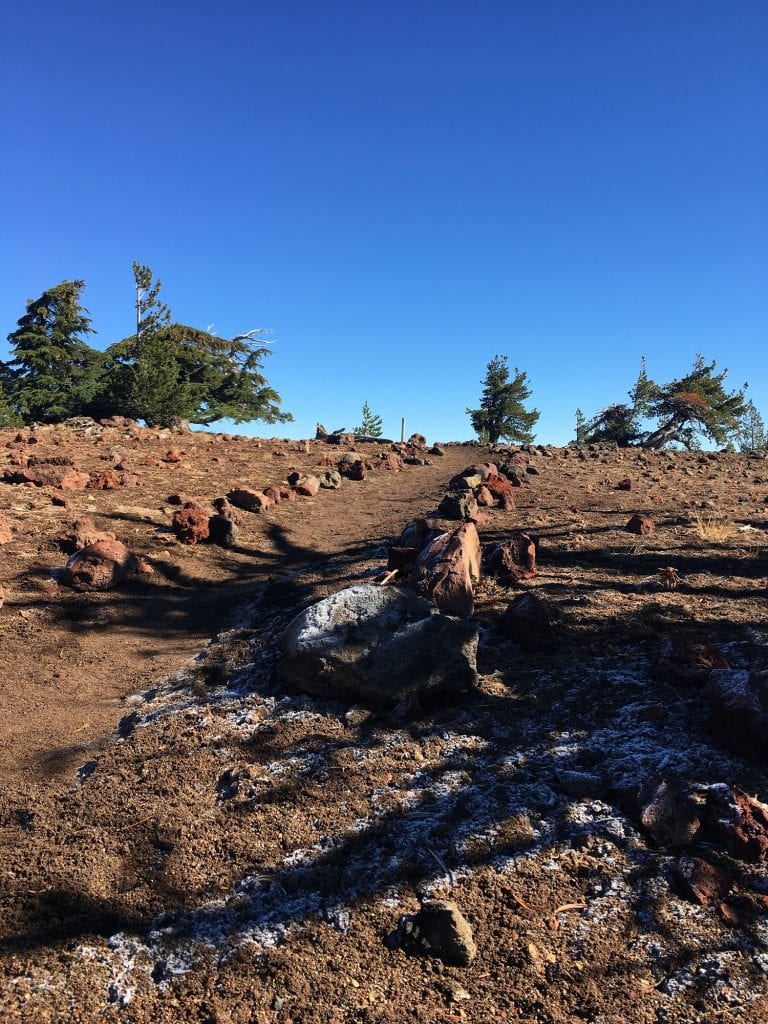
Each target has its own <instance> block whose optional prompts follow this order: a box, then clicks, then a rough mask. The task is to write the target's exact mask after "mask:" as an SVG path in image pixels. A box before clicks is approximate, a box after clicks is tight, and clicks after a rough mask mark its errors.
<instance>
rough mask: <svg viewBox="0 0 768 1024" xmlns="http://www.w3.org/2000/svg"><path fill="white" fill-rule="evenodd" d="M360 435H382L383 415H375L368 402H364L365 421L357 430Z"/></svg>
mask: <svg viewBox="0 0 768 1024" xmlns="http://www.w3.org/2000/svg"><path fill="white" fill-rule="evenodd" d="M355 433H356V434H357V435H358V436H359V437H381V435H382V419H381V416H374V414H373V413H372V412H371V409H370V406H369V405H368V403H367V402H365V403H364V404H363V422H362V423H361V424H360V426H359V427H358V428H357V429H356V430H355Z"/></svg>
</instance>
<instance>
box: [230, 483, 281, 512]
mask: <svg viewBox="0 0 768 1024" xmlns="http://www.w3.org/2000/svg"><path fill="white" fill-rule="evenodd" d="M227 499H228V500H229V501H230V502H231V503H232V504H233V505H236V506H237V507H238V508H242V509H245V511H246V512H265V511H266V510H267V509H268V508H270V507H271V506H272V505H274V504H275V503H274V501H273V500H272V498H268V497H267V495H266V494H264V492H263V491H255V490H253V488H251V487H233V488H232V490H231V491H230V492H229V493H228V494H227Z"/></svg>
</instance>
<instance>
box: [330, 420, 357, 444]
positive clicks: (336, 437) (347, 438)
mask: <svg viewBox="0 0 768 1024" xmlns="http://www.w3.org/2000/svg"><path fill="white" fill-rule="evenodd" d="M331 422H333V421H331ZM325 440H326V441H327V442H328V444H346V445H349V446H352V445H353V444H354V443H355V435H354V434H353V433H351V432H349V431H343V430H340V431H336V432H335V433H333V434H329V435H328V437H327V438H326V439H325Z"/></svg>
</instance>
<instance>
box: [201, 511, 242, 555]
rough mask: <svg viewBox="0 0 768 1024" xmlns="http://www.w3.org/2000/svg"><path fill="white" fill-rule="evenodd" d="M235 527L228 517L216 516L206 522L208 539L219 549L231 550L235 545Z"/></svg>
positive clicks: (236, 531)
mask: <svg viewBox="0 0 768 1024" xmlns="http://www.w3.org/2000/svg"><path fill="white" fill-rule="evenodd" d="M237 533H238V530H237V526H236V525H235V523H234V522H233V520H232V519H231V518H230V517H229V516H225V515H216V516H211V517H210V519H209V520H208V539H209V540H210V542H211V544H217V545H218V546H219V547H220V548H233V547H234V546H235V545H236V544H237Z"/></svg>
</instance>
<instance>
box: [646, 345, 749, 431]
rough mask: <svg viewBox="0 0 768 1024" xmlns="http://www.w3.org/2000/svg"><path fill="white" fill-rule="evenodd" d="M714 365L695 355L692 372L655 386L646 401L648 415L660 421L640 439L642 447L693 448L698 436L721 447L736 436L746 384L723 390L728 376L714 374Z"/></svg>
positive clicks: (740, 419)
mask: <svg viewBox="0 0 768 1024" xmlns="http://www.w3.org/2000/svg"><path fill="white" fill-rule="evenodd" d="M716 366H717V364H716V363H715V361H714V360H713V361H712V362H711V363H707V362H705V360H704V357H703V356H702V355H697V356H696V360H695V362H694V364H693V369H692V370H691V372H690V373H687V374H686V375H685V376H684V377H680V378H678V379H676V380H673V381H670V382H669V384H665V385H664V386H663V387H656V388H655V389H654V393H653V396H652V397H651V399H650V400H649V402H648V413H649V415H650V416H651V417H652V418H654V419H656V420H658V421H659V425H658V426H657V427H656V429H655V430H653V431H651V433H649V434H648V435H647V436H646V437H645V439H644V440H643V447H644V448H663V447H664V446H665V445H667V444H671V443H678V444H681V445H683V446H684V447H685V448H695V447H697V445H698V438H699V435H703V436H704V437H706V438H708V439H709V440H710V441H714V442H715V444H717V445H720V446H724V445H726V444H728V442H729V441H730V440H731V439H732V438H733V437H734V436H735V435H736V433H737V432H738V430H739V427H740V425H741V421H742V419H743V416H744V413H745V412H746V405H745V402H744V391H745V389H746V387H747V385H746V384H745V385H744V387H742V388H741V390H740V391H730V392H729V391H726V390H725V388H724V386H723V382H724V380H725V378H726V375H727V373H728V371H727V370H722V371H721V372H720V373H715V369H716Z"/></svg>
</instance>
